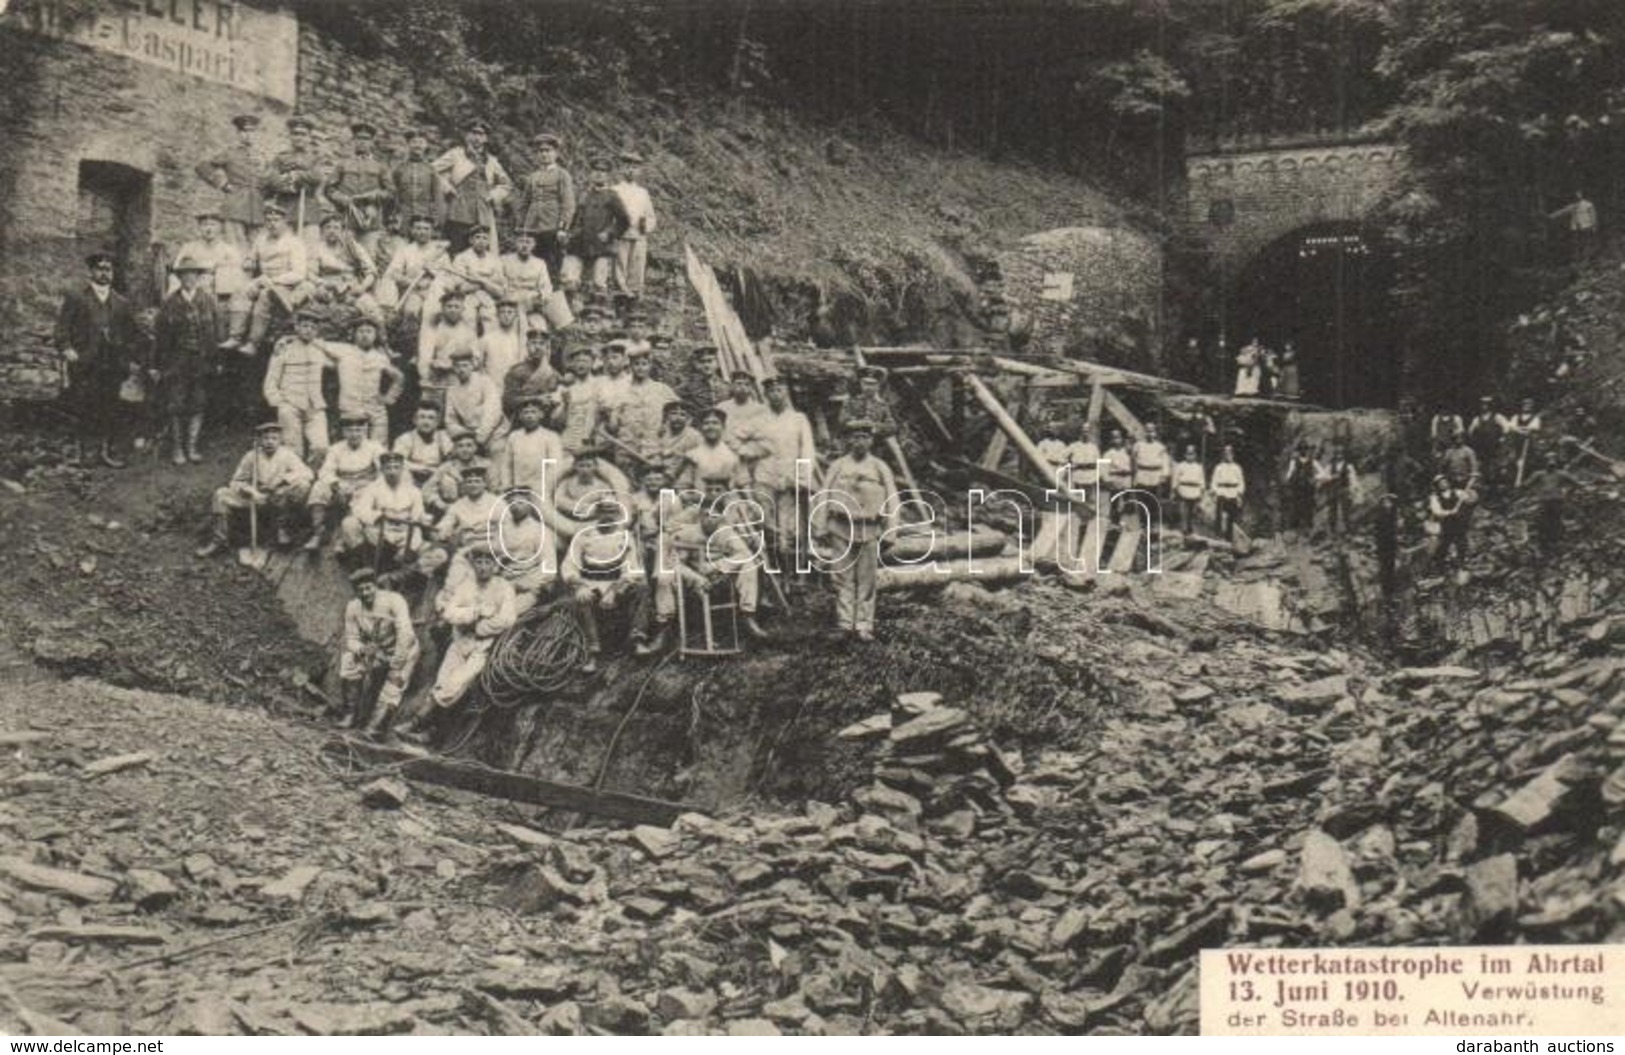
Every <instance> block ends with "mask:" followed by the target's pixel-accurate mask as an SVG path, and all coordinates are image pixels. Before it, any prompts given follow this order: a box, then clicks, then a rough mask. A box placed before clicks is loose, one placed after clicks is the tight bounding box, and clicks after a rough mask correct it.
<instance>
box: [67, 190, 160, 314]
mask: <svg viewBox="0 0 1625 1055" xmlns="http://www.w3.org/2000/svg"><path fill="white" fill-rule="evenodd" d="M73 230H74V239H75V241H77V242H78V244H79V248H80V249H81V250H82V251H83V252H86V253H88V252H91V251H92V250H95V249H106V250H109V251H110V252H112V254H113V259H114V278H113V284H114V285H115V286H116V287H117V288H118V290H119V291H120V292H121V293H123V294H125V295H126V296H128V297H130V298H131V299H132V300H134V301H135V302H136V303H138V304H151V303H154V302H156V300H157V287H156V285H155V283H154V279H153V276H152V274H151V270H152V269H151V266H150V264H151V254H150V252H149V249H148V247H149V245H150V244H151V242H152V174H151V173H148V172H142V171H141V170H140V169H134V168H131V167H129V166H128V165H120V164H119V163H118V162H116V161H81V162H79V211H78V213H77V214H76V216H75V222H74V229H73Z"/></svg>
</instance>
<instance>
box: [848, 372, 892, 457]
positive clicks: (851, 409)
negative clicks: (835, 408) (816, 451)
mask: <svg viewBox="0 0 1625 1055" xmlns="http://www.w3.org/2000/svg"><path fill="white" fill-rule="evenodd" d="M857 381H858V387H857V391H856V392H853V393H851V394H850V395H848V396H847V397H846V402H844V403H842V404H841V411H840V414H839V415H837V418H836V427H837V428H839V429H840V430H841V431H842V432H843V433H844V432H845V431H846V429H847V428H848V426H850V425H851V423H852V422H855V421H862V422H865V423H867V424H868V425H869V427H870V429H871V430H872V431H873V433H874V438H875V442H876V443H885V442H886V441H887V440H888V439H891V438H892V437H893V436H895V435H897V419H896V418H895V417H893V416H892V412H891V404H890V403H889V402H887V400H886V393H885V392H883V391H882V390H881V385H883V384H884V383H885V381H886V371H885V369H884V368H883V367H879V366H865V367H860V368H859V370H858V375H857Z"/></svg>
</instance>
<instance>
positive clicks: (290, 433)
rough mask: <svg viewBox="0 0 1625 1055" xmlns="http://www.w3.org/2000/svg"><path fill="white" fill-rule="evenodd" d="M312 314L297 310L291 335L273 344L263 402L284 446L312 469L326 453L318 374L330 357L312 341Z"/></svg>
mask: <svg viewBox="0 0 1625 1055" xmlns="http://www.w3.org/2000/svg"><path fill="white" fill-rule="evenodd" d="M319 318H320V317H319V316H318V315H317V313H316V312H314V311H312V310H311V309H309V308H300V309H299V310H298V311H297V312H296V313H295V314H294V318H293V333H292V335H290V336H288V337H284V338H282V340H280V341H278V342H277V345H276V348H274V349H273V350H272V351H271V361H270V363H269V364H268V365H267V366H266V368H265V384H264V386H263V389H262V391H263V393H264V396H265V402H266V403H267V404H268V405H269V406H270V407H271V409H273V410H275V411H276V414H277V420H278V421H280V422H281V423H282V431H283V433H284V434H285V438H286V439H287V440H288V446H289V448H290V449H291V450H293V452H294V453H295V454H297V455H299V456H300V457H308V458H309V459H310V462H311V464H312V465H320V464H321V463H322V459H323V457H325V456H326V453H327V397H326V396H325V395H323V393H322V371H323V370H325V369H327V368H328V366H329V363H330V356H329V355H328V353H327V349H326V347H325V346H324V345H323V343H322V342H321V341H319V340H317V338H316V328H317V323H318V321H319Z"/></svg>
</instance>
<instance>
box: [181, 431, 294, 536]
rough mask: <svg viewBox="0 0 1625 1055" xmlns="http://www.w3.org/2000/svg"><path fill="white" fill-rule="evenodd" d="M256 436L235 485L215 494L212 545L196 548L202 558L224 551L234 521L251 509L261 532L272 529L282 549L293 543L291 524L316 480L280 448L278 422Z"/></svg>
mask: <svg viewBox="0 0 1625 1055" xmlns="http://www.w3.org/2000/svg"><path fill="white" fill-rule="evenodd" d="M254 434H255V435H254V449H253V450H251V451H249V452H248V453H247V454H245V455H243V458H242V460H241V461H239V462H238V463H237V471H236V472H234V473H232V474H231V482H230V483H228V484H227V485H226V486H225V487H222V488H219V489H218V490H216V491H215V493H214V501H213V503H212V505H211V507H210V512H211V514H212V516H213V521H212V525H211V530H210V534H209V541H208V542H207V543H205V544H204V545H203V546H202V547H200V548H199V549H198V551H197V555H198V556H199V557H211V556H213V555H214V554H216V553H219V552H220V551H221V550H223V549H225V548H226V545H227V538H228V532H229V530H230V527H231V524H230V520H231V518H232V517H233V516H241V515H242V514H245V513H248V512H249V511H250V510H253V511H254V513H255V515H256V516H257V517H258V518H259V531H260V532H261V533H264V534H269V533H270V532H271V531H273V530H274V531H275V532H276V540H277V544H278V545H279V546H288V545H291V544H292V541H293V539H292V535H291V534H290V532H289V530H288V520H289V518H290V517H293V516H297V515H299V514H300V513H301V512H302V511H303V510H304V508H305V498H306V496H308V495H309V494H310V485H311V480H312V479H313V476H312V473H311V471H310V466H308V465H306V464H305V463H304V461H303V459H301V458H300V457H299V455H297V454H295V453H294V452H293V451H291V450H289V449H288V448H287V447H284V446H282V426H281V425H280V424H279V423H277V422H275V421H267V422H266V423H264V424H263V425H260V426H258V427H257V428H256V429H255V430H254Z"/></svg>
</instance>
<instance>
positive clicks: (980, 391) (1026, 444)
mask: <svg viewBox="0 0 1625 1055" xmlns="http://www.w3.org/2000/svg"><path fill="white" fill-rule="evenodd" d="M965 384H966V385H968V386H970V393H971V395H973V396H975V397H976V401H977V402H978V403H980V404H982V409H983V410H985V411H987V412H988V413H989V414H990V415H992V417H993V420H994V421H995V422H997V423H998V426H999V428H1000V429H1002V430H1004V432H1005V434H1006V435H1008V436H1009V437H1010V442H1011V443H1014V444H1015V445H1016V450H1018V451H1020V452H1021V453H1022V455H1023V456H1024V457H1025V458H1026V459H1027V463H1028V464H1029V465H1031V466H1032V468H1033V471H1034V472H1036V473H1037V474H1038V478H1039V479H1040V480H1052V479H1053V478H1054V477H1053V475H1052V471H1051V470H1052V467H1051V466H1050V463H1049V459H1047V458H1045V457H1044V456H1043V455H1042V454H1040V453H1038V447H1037V446H1036V445H1035V444H1034V443H1033V441H1032V439H1031V438H1030V437H1029V436H1028V435H1027V433H1026V432H1025V431H1023V429H1022V427H1021V425H1020V423H1019V422H1017V421H1016V419H1015V418H1013V417H1011V416H1010V412H1009V411H1008V410H1005V409H1004V404H1002V403H1000V402H999V397H998V396H995V395H994V394H993V390H992V389H990V388H988V387H987V385H986V384H984V383H983V381H982V379H981V378H979V377H977V376H976V375H975V374H966V375H965Z"/></svg>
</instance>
